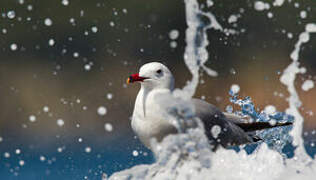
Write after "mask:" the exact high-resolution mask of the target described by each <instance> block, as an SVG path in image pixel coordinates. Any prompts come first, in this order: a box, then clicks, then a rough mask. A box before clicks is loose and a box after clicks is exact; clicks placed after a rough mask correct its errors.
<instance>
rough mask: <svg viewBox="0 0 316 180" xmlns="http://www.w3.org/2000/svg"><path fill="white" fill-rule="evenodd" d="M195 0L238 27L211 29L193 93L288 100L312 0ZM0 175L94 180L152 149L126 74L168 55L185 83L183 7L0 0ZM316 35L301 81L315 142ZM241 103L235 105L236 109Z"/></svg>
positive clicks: (163, 2)
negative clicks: (289, 76)
mask: <svg viewBox="0 0 316 180" xmlns="http://www.w3.org/2000/svg"><path fill="white" fill-rule="evenodd" d="M255 2H257V1H252V0H247V1H235V0H213V1H211V0H208V1H200V5H201V8H202V9H203V10H204V11H206V12H208V11H211V12H213V14H214V15H215V16H216V18H217V20H218V21H219V23H220V24H221V25H222V26H223V27H225V28H229V29H234V30H235V31H236V34H235V35H226V34H225V33H222V32H219V31H215V30H209V31H208V40H209V41H210V45H209V46H208V52H209V56H210V57H209V61H208V62H207V64H206V65H207V66H208V67H211V68H212V69H214V70H216V71H217V72H218V73H219V76H218V77H215V78H214V77H209V76H207V75H206V74H205V73H203V72H201V76H202V79H201V83H200V85H199V87H198V89H197V92H196V94H195V97H198V98H203V99H205V100H206V101H208V102H210V103H213V104H215V105H216V106H218V107H220V108H221V109H222V110H225V108H226V107H227V105H231V104H230V102H229V95H228V91H229V89H230V87H231V85H232V84H238V85H239V86H240V87H241V91H240V95H241V97H245V96H250V97H252V99H253V101H254V103H255V105H256V107H258V108H259V109H260V110H263V109H264V108H265V107H266V106H267V105H274V106H275V107H276V108H277V110H278V111H284V110H285V109H286V108H287V106H288V104H287V101H286V98H287V96H288V93H287V90H286V88H285V86H283V85H282V84H281V83H280V81H279V78H280V75H281V73H282V72H283V70H284V68H286V67H287V65H288V64H289V63H290V62H291V59H290V57H289V55H290V53H291V52H292V50H293V49H294V45H295V43H296V42H297V40H298V35H299V34H300V33H301V32H303V31H304V30H305V24H307V23H312V22H315V18H316V9H315V7H316V2H315V1H299V0H296V1H295V0H286V1H285V2H284V4H283V6H281V7H280V6H277V5H275V4H274V2H273V1H260V2H265V3H266V4H268V5H269V6H268V5H266V6H265V9H258V8H256V7H254V6H255ZM0 16H1V17H0V58H1V59H0V97H1V101H0V107H1V108H0V176H1V179H57V178H59V179H100V178H101V176H102V173H107V174H108V175H110V174H111V173H113V172H115V171H119V170H122V169H126V168H128V167H131V166H134V165H135V164H141V163H151V162H153V156H152V154H151V152H150V151H149V150H148V149H146V148H144V147H143V146H142V145H141V143H140V142H139V141H138V139H137V138H136V137H135V135H134V133H133V132H132V130H131V126H130V117H131V115H132V111H133V106H134V100H135V98H136V95H137V92H138V89H139V85H138V84H132V85H126V84H125V81H126V78H127V77H128V76H129V75H130V74H132V73H136V72H138V69H139V67H140V66H141V65H142V64H144V63H146V62H151V61H159V62H163V63H164V64H166V65H167V66H169V67H170V69H171V71H172V72H173V73H174V75H175V77H176V87H178V88H181V87H183V86H184V85H185V84H186V82H187V81H188V80H190V78H191V75H190V73H189V71H188V69H187V68H186V66H185V64H184V61H183V53H184V49H185V46H186V43H185V30H186V28H187V26H186V19H185V4H184V2H183V1H170V0H151V1H148V0H129V1H126V0H116V1H110V0H89V1H84V0H42V1H36V0H1V2H0ZM315 47H316V35H311V39H310V41H309V42H308V43H307V44H304V45H303V46H302V49H301V53H300V65H301V66H302V67H305V68H306V73H305V74H301V75H299V76H298V78H297V80H296V82H295V83H296V88H297V90H298V92H299V95H300V98H301V100H302V102H303V105H302V106H301V108H300V110H301V114H302V115H303V116H304V118H305V124H304V129H305V132H304V135H303V136H304V138H305V144H306V147H307V151H308V152H309V153H310V155H311V156H313V155H314V154H315V151H316V147H315V142H316V131H315V129H316V117H315V115H314V114H315V112H316V90H315V88H311V89H309V88H307V89H306V88H302V84H303V82H305V81H306V80H310V81H313V82H314V83H315V81H316V61H315V58H316V51H315ZM234 108H237V107H234Z"/></svg>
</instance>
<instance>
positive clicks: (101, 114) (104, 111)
mask: <svg viewBox="0 0 316 180" xmlns="http://www.w3.org/2000/svg"><path fill="white" fill-rule="evenodd" d="M106 112H107V110H106V108H105V107H104V106H100V107H99V108H98V114H99V115H100V116H104V115H105V114H106Z"/></svg>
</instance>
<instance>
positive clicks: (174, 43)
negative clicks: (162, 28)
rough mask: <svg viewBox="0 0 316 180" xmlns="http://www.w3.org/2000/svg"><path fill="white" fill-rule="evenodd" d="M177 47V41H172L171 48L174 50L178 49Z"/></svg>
mask: <svg viewBox="0 0 316 180" xmlns="http://www.w3.org/2000/svg"><path fill="white" fill-rule="evenodd" d="M177 46H178V43H177V42H176V41H171V42H170V47H171V48H173V49H174V48H176V47H177Z"/></svg>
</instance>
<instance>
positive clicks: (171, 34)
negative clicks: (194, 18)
mask: <svg viewBox="0 0 316 180" xmlns="http://www.w3.org/2000/svg"><path fill="white" fill-rule="evenodd" d="M179 34H180V33H179V31H178V30H176V29H173V30H171V31H170V32H169V38H170V39H172V40H175V39H177V38H178V37H179Z"/></svg>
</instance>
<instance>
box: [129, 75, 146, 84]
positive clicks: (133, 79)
mask: <svg viewBox="0 0 316 180" xmlns="http://www.w3.org/2000/svg"><path fill="white" fill-rule="evenodd" d="M145 79H148V78H146V77H141V76H139V74H138V73H137V74H132V75H131V76H130V77H129V78H127V80H126V83H127V84H129V83H133V82H142V81H144V80H145Z"/></svg>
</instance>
